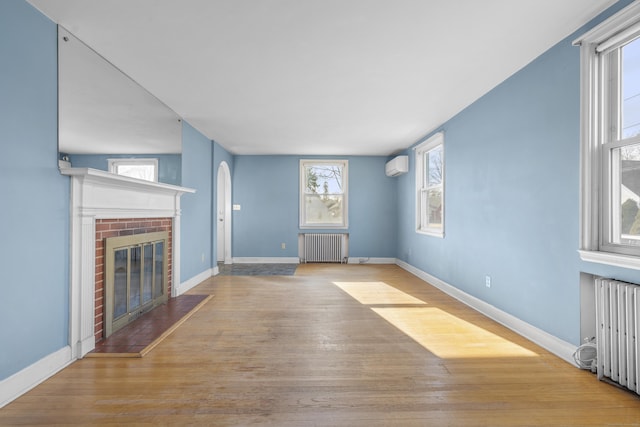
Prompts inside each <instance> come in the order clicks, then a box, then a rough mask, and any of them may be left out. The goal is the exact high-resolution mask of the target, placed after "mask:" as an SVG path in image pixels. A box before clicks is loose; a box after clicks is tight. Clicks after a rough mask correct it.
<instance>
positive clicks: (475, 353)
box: [372, 307, 537, 358]
mask: <svg viewBox="0 0 640 427" xmlns="http://www.w3.org/2000/svg"><path fill="white" fill-rule="evenodd" d="M372 310H373V311H374V312H376V313H377V314H378V315H380V316H381V317H382V318H384V319H385V320H387V321H388V322H389V323H391V324H392V325H394V326H395V327H396V328H398V329H400V330H401V331H402V332H404V333H405V334H407V335H408V336H410V337H411V338H413V339H414V340H415V341H416V342H418V343H419V344H420V345H422V346H423V347H424V348H426V349H427V350H429V351H430V352H432V353H433V354H435V355H436V356H438V357H441V358H473V357H536V356H537V354H536V353H534V352H532V351H530V350H527V349H526V348H524V347H521V346H519V345H517V344H514V343H512V342H511V341H509V340H507V339H504V338H502V337H500V336H498V335H496V334H494V333H491V332H489V331H487V330H485V329H483V328H480V327H479V326H476V325H474V324H472V323H469V322H467V321H465V320H462V319H460V318H458V317H456V316H453V315H451V314H449V313H447V312H446V311H443V310H441V309H439V308H436V307H424V308H422V307H415V308H413V307H410V308H408V307H398V308H395V307H391V308H375V307H372Z"/></svg>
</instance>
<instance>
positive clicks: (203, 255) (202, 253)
mask: <svg viewBox="0 0 640 427" xmlns="http://www.w3.org/2000/svg"><path fill="white" fill-rule="evenodd" d="M202 262H204V252H202Z"/></svg>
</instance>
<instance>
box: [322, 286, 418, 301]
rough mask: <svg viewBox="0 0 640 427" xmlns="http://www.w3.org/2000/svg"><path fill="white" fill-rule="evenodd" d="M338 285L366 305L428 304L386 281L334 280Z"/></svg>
mask: <svg viewBox="0 0 640 427" xmlns="http://www.w3.org/2000/svg"><path fill="white" fill-rule="evenodd" d="M333 283H334V284H335V285H336V286H337V287H339V288H340V289H342V290H343V291H345V292H346V293H348V294H349V295H351V297H353V298H354V299H356V300H357V301H358V302H360V303H361V304H364V305H376V304H420V305H424V304H426V303H425V302H424V301H422V300H419V299H418V298H415V297H412V296H411V295H409V294H407V293H404V292H402V291H400V290H398V289H396V288H394V287H393V286H389V285H387V284H386V283H384V282H333Z"/></svg>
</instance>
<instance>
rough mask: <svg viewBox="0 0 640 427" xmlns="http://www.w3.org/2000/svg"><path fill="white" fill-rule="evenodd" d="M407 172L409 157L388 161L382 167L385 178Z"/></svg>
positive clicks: (399, 157)
mask: <svg viewBox="0 0 640 427" xmlns="http://www.w3.org/2000/svg"><path fill="white" fill-rule="evenodd" d="M407 172H409V156H397V157H394V158H393V159H391V160H389V161H388V162H387V164H386V165H385V167H384V173H385V174H386V175H387V176H398V175H402V174H403V173H407Z"/></svg>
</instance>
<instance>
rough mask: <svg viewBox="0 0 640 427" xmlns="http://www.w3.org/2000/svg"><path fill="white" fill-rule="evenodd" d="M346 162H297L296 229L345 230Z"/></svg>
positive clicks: (346, 221)
mask: <svg viewBox="0 0 640 427" xmlns="http://www.w3.org/2000/svg"><path fill="white" fill-rule="evenodd" d="M348 166H349V163H348V161H347V160H300V228H347V227H348V209H347V207H348V203H347V202H348V199H347V188H348V185H347V183H348Z"/></svg>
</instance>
